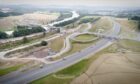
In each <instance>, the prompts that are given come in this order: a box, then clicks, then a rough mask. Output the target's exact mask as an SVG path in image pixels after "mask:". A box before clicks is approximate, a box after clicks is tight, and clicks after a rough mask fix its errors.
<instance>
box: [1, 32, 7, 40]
mask: <svg viewBox="0 0 140 84" xmlns="http://www.w3.org/2000/svg"><path fill="white" fill-rule="evenodd" d="M5 38H8V35H7V34H6V33H5V32H1V31H0V39H5Z"/></svg>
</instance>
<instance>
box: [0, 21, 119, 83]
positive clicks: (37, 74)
mask: <svg viewBox="0 0 140 84" xmlns="http://www.w3.org/2000/svg"><path fill="white" fill-rule="evenodd" d="M119 32H120V25H119V24H118V23H116V22H114V26H113V31H112V32H111V33H110V35H112V36H115V35H117V34H118V33H119ZM112 41H113V40H111V39H101V40H100V41H98V42H97V43H96V45H95V44H94V45H91V46H90V47H88V48H86V49H83V50H81V51H80V52H76V53H74V54H72V55H69V56H66V57H65V58H64V59H61V60H59V61H57V62H54V63H51V64H46V65H44V66H43V68H34V69H32V70H29V71H25V72H22V73H21V72H20V73H16V74H7V75H5V76H2V77H0V84H27V83H29V82H31V81H34V80H37V79H39V78H41V77H44V76H47V75H49V74H51V73H54V72H57V71H58V70H61V69H63V68H66V67H68V66H70V65H72V64H75V63H77V62H79V61H81V60H83V59H85V58H87V57H89V56H91V54H95V53H97V52H99V51H100V50H102V49H104V48H106V47H108V46H109V45H111V44H112V43H113V42H112Z"/></svg>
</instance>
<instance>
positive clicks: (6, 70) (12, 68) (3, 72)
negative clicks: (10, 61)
mask: <svg viewBox="0 0 140 84" xmlns="http://www.w3.org/2000/svg"><path fill="white" fill-rule="evenodd" d="M22 66H23V64H20V65H16V66H12V67H9V68H5V69H0V76H2V75H5V74H8V73H10V72H13V71H16V70H18V69H19V68H20V67H22Z"/></svg>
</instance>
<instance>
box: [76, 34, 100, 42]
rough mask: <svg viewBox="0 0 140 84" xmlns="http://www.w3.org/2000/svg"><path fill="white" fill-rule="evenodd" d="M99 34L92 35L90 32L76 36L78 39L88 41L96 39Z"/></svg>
mask: <svg viewBox="0 0 140 84" xmlns="http://www.w3.org/2000/svg"><path fill="white" fill-rule="evenodd" d="M96 37H97V36H95V35H90V34H82V35H79V36H77V37H75V39H76V40H81V41H83V40H84V41H88V40H91V39H94V38H96Z"/></svg>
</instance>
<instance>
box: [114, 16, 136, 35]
mask: <svg viewBox="0 0 140 84" xmlns="http://www.w3.org/2000/svg"><path fill="white" fill-rule="evenodd" d="M116 21H117V22H118V23H120V25H121V31H120V35H121V36H123V37H131V38H135V37H136V36H137V33H136V32H137V29H138V22H137V21H134V20H128V19H127V18H125V19H116ZM126 32H127V33H126ZM128 33H129V34H128Z"/></svg>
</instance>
